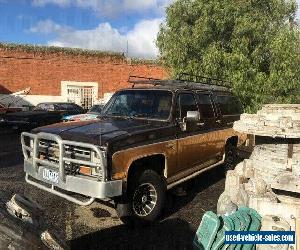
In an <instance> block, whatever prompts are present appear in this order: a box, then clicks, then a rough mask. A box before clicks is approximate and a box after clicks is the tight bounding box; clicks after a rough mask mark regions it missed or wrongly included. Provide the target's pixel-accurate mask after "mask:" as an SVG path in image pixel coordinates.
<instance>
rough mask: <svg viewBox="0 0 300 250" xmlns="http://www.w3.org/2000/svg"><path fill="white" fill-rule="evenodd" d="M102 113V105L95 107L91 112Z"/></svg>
mask: <svg viewBox="0 0 300 250" xmlns="http://www.w3.org/2000/svg"><path fill="white" fill-rule="evenodd" d="M101 111H102V105H94V106H93V107H91V109H90V110H89V113H101Z"/></svg>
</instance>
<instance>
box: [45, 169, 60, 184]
mask: <svg viewBox="0 0 300 250" xmlns="http://www.w3.org/2000/svg"><path fill="white" fill-rule="evenodd" d="M43 179H45V180H47V181H51V182H54V183H57V184H58V172H56V171H53V170H50V169H43Z"/></svg>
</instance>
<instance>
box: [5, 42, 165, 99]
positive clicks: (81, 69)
mask: <svg viewBox="0 0 300 250" xmlns="http://www.w3.org/2000/svg"><path fill="white" fill-rule="evenodd" d="M129 75H140V76H148V77H154V78H166V77H167V72H166V70H165V69H164V68H163V67H161V66H158V65H147V64H130V63H129V62H127V61H126V59H125V58H122V57H114V56H102V55H100V56H95V55H93V56H85V55H69V54H64V53H59V52H58V53H53V52H51V53H39V52H33V51H29V52H26V51H22V50H20V49H16V50H6V49H4V48H0V94H6V93H11V92H16V91H19V90H22V89H25V88H27V87H31V91H30V95H55V96H59V95H61V81H78V82H98V84H99V97H102V95H103V93H106V92H114V91H116V90H118V89H120V88H124V87H128V86H130V85H129V84H128V83H127V80H128V77H129Z"/></svg>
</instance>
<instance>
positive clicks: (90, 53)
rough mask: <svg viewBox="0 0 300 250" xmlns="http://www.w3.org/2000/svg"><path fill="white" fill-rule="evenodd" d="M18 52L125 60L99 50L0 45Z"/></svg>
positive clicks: (114, 53) (120, 54)
mask: <svg viewBox="0 0 300 250" xmlns="http://www.w3.org/2000/svg"><path fill="white" fill-rule="evenodd" d="M1 48H2V49H6V50H20V51H25V52H38V53H41V54H50V53H62V54H65V55H72V56H87V57H111V58H115V59H121V60H125V56H124V54H123V53H117V52H109V51H108V52H105V51H99V50H89V49H80V48H66V47H54V46H38V45H32V44H16V43H0V49H1Z"/></svg>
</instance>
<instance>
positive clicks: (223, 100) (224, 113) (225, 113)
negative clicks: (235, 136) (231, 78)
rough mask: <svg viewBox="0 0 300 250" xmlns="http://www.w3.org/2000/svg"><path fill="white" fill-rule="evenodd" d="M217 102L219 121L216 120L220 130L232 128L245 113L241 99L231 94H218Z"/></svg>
mask: <svg viewBox="0 0 300 250" xmlns="http://www.w3.org/2000/svg"><path fill="white" fill-rule="evenodd" d="M215 102H216V105H217V106H218V111H219V113H218V119H217V120H216V122H217V124H218V126H219V127H220V128H223V129H225V128H232V127H233V123H234V122H235V121H237V120H239V119H240V115H241V114H242V113H243V108H242V105H241V103H240V101H239V99H238V98H237V97H235V96H233V95H232V94H231V93H216V95H215Z"/></svg>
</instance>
